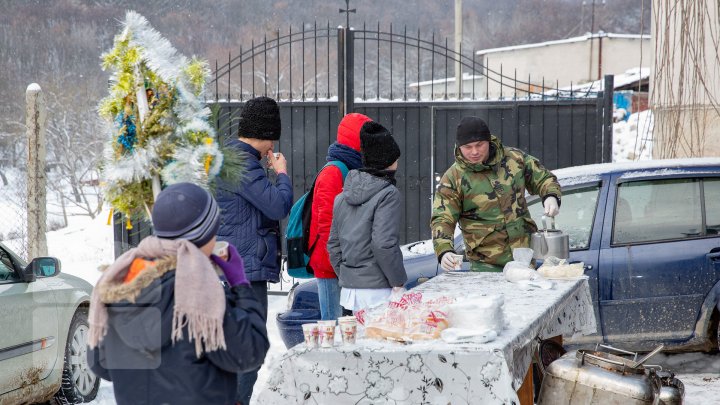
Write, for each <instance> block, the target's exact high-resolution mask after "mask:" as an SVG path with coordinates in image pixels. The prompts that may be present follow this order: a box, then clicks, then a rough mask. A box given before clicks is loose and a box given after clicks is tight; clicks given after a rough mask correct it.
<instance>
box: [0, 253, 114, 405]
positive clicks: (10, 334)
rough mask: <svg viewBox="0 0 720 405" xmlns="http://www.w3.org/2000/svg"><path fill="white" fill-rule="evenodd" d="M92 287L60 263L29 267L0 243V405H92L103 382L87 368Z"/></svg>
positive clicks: (36, 262)
mask: <svg viewBox="0 0 720 405" xmlns="http://www.w3.org/2000/svg"><path fill="white" fill-rule="evenodd" d="M91 291H92V286H91V285H90V284H89V283H88V282H86V281H85V280H82V279H79V278H77V277H74V276H71V275H69V274H61V273H60V261H59V260H58V259H56V258H54V257H38V258H35V259H33V260H32V261H31V262H30V264H26V263H25V262H24V261H23V260H22V259H21V258H19V257H18V256H17V255H15V254H14V253H13V252H12V251H10V250H9V249H8V248H7V247H5V246H4V245H3V244H1V243H0V404H16V403H23V404H25V403H35V402H45V401H50V400H55V402H56V403H61V404H66V403H71V404H74V403H79V402H88V401H91V400H93V399H94V398H95V396H96V395H97V392H98V387H99V385H100V380H99V378H97V376H95V374H93V373H92V371H90V369H89V367H88V365H87V358H86V350H87V349H86V347H87V336H88V308H89V304H90V293H91Z"/></svg>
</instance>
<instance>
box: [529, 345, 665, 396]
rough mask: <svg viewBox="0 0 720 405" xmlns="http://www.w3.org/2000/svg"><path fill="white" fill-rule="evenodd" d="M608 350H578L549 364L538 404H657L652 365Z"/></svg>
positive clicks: (657, 383)
mask: <svg viewBox="0 0 720 405" xmlns="http://www.w3.org/2000/svg"><path fill="white" fill-rule="evenodd" d="M635 365H636V362H635V361H633V360H628V359H625V358H623V357H620V356H615V355H612V354H610V353H604V352H597V351H587V350H577V351H572V352H568V353H566V354H565V355H564V356H562V357H561V358H559V359H557V360H555V361H554V362H552V363H551V364H550V366H548V368H547V370H546V373H545V376H544V378H543V382H542V387H541V388H540V395H539V398H538V401H537V403H538V405H543V404H547V405H562V404H568V405H570V404H572V405H578V404H586V405H589V404H597V405H601V404H602V405H609V404H623V405H626V404H627V405H634V404H637V405H640V404H651V405H659V403H660V402H659V401H660V388H661V381H660V377H658V375H657V374H656V373H655V370H654V369H645V367H643V366H642V365H638V366H635Z"/></svg>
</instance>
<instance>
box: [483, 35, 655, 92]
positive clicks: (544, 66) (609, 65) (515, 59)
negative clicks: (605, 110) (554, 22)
mask: <svg viewBox="0 0 720 405" xmlns="http://www.w3.org/2000/svg"><path fill="white" fill-rule="evenodd" d="M579 38H580V39H575V40H572V39H571V40H565V41H553V42H548V43H546V44H544V45H540V46H532V47H522V46H520V47H510V48H499V49H496V50H489V51H480V52H478V55H480V56H481V57H482V58H483V60H484V62H485V63H487V66H488V67H489V69H490V70H491V72H490V73H489V77H490V80H489V83H490V86H489V97H490V98H496V97H498V96H499V95H500V84H499V83H497V82H498V81H499V80H500V79H499V74H500V69H501V66H502V74H503V76H505V77H504V78H503V89H502V92H503V95H505V96H508V95H511V94H512V89H511V88H510V87H508V86H512V85H513V84H512V83H508V81H509V80H508V78H510V79H511V81H512V79H514V78H515V77H517V80H518V82H522V83H518V87H519V88H520V89H525V90H526V91H527V88H528V85H527V83H528V78H529V82H530V86H529V88H530V90H531V91H533V92H538V93H540V92H542V86H543V78H544V79H545V87H546V88H547V89H548V90H549V89H551V88H556V87H560V88H564V87H568V86H570V85H571V84H580V83H586V82H590V81H594V80H597V79H599V78H601V77H602V76H603V75H606V74H621V73H625V71H626V70H628V69H631V68H635V67H639V66H640V65H641V55H642V65H643V66H649V65H650V64H651V55H652V49H651V48H652V44H651V42H650V39H649V38H647V37H645V38H643V39H642V40H641V39H639V38H625V37H622V36H621V37H617V36H613V35H612V34H609V35H608V36H604V37H603V36H601V37H597V36H596V37H594V38H592V39H589V38H588V37H579ZM641 45H642V53H641ZM601 46H602V64H599V62H598V60H599V57H600V47H601ZM493 72H494V73H493ZM493 79H495V80H493ZM519 95H522V93H519Z"/></svg>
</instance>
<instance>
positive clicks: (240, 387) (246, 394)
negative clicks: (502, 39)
mask: <svg viewBox="0 0 720 405" xmlns="http://www.w3.org/2000/svg"><path fill="white" fill-rule="evenodd" d="M250 287H252V289H253V292H254V293H255V298H257V300H258V301H259V302H260V305H261V306H262V307H263V309H264V310H265V313H264V314H263V316H264V317H265V321H266V322H267V311H268V297H267V281H253V282H251V283H250ZM258 370H260V367H258V368H257V369H255V370H252V371H247V372H245V373H240V374H238V380H237V381H238V383H237V394H236V395H237V397H236V399H237V401H238V402H240V403H241V404H243V405H248V404H250V398H251V397H252V393H253V386H254V385H255V381H257V377H258Z"/></svg>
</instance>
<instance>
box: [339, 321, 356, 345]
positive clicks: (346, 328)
mask: <svg viewBox="0 0 720 405" xmlns="http://www.w3.org/2000/svg"><path fill="white" fill-rule="evenodd" d="M340 333H341V334H342V341H343V344H346V345H353V344H355V339H356V337H357V321H356V320H355V319H353V320H352V321H351V320H347V321H345V322H341V323H340Z"/></svg>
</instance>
